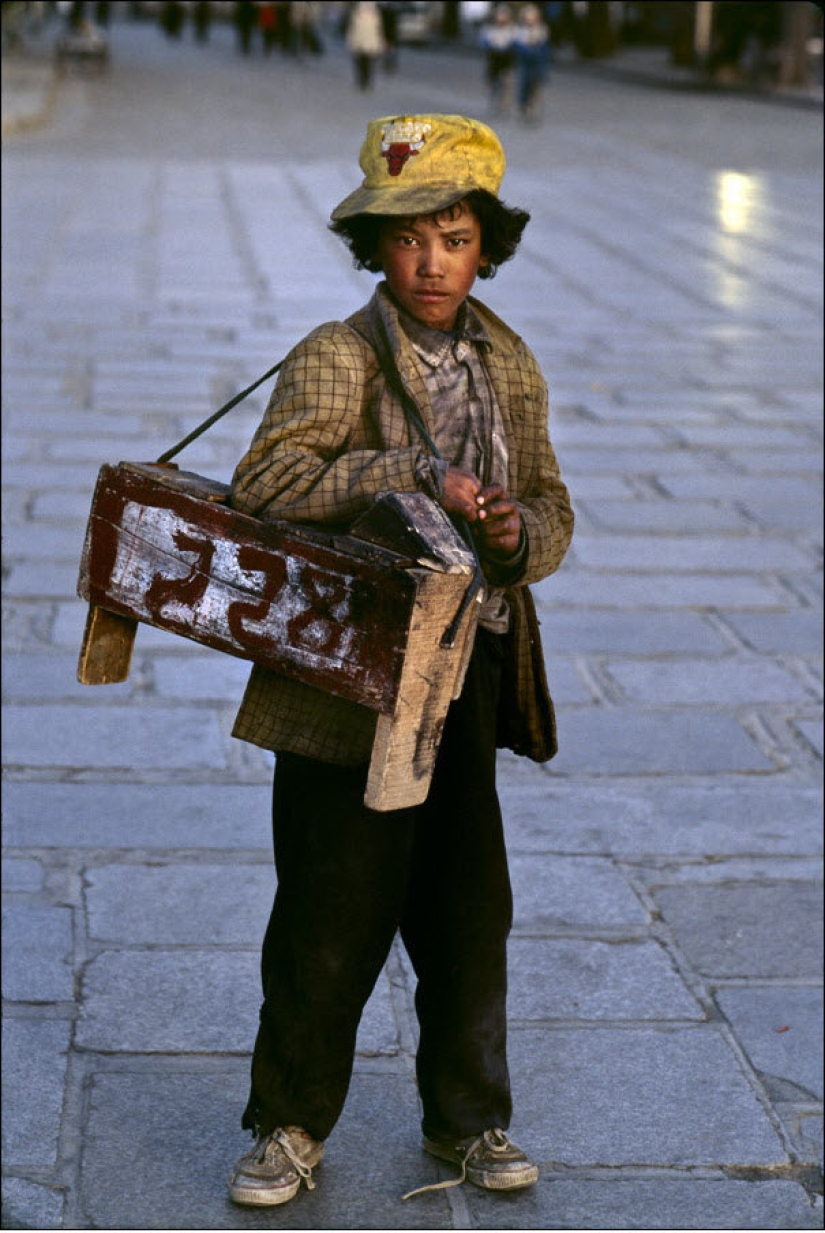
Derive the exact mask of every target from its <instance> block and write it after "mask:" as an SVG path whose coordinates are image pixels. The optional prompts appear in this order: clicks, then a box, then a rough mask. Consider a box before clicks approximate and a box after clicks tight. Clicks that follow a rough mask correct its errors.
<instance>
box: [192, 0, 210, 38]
mask: <svg viewBox="0 0 825 1233" xmlns="http://www.w3.org/2000/svg"><path fill="white" fill-rule="evenodd" d="M192 24H193V26H194V27H195V38H196V39H197V40H198V42H199V43H208V42H209V31H210V28H211V26H212V5H211V4H210V3H209V0H197V3H196V4H194V5H193V6H192Z"/></svg>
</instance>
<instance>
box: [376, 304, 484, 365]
mask: <svg viewBox="0 0 825 1233" xmlns="http://www.w3.org/2000/svg"><path fill="white" fill-rule="evenodd" d="M398 320H399V322H400V324H401V328H402V329H403V331H404V333H405V334H406V335H407V338H408V339H409V340H410V343H411V345H412V347H413V349H414V350H415V352H416V353H417V354H418V355H419V356H420V357H421V359H422V360H423V361H424V363H425V364H428V365H429V366H430V367H431V368H438V367H439V366H440V365H441V364H443V363H444V361H445V360H446V359H448V358H449V356H450V355H451V354H452V355H454V356H455V358H456V359H457V360H461V359H463V358H464V355H465V354H466V348H467V346H468V344H469V343H475V344H476V345H478V346H483V347H490V348H492V345H493V344H492V342H491V341H490V335H489V334H488V333H487V329H486V327H485V326H484V324H483V323H482V321H481V318H480V317H479V315H478V313H477V312H476V311H475V309H474V308H473V306H472V304H470V303H469V301H468V300H465V301H464V303H463V304H462V305H461V307H460V308H459V310H458V316H457V317H456V323H455V329H454V330H434V329H431V328H430V326H428V325H422V324H421V322H420V321H416V319H415V317H412V316H411V315H410V314H409V313H408V312H405V311H404V309H403V308H400V307H399V308H398Z"/></svg>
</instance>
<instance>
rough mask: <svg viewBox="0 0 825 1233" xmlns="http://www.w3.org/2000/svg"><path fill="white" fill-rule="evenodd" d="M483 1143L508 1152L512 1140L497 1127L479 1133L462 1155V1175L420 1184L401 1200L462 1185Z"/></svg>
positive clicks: (496, 1149)
mask: <svg viewBox="0 0 825 1233" xmlns="http://www.w3.org/2000/svg"><path fill="white" fill-rule="evenodd" d="M482 1143H486V1145H487V1147H489V1148H490V1151H492V1152H506V1151H507V1149H508V1148H509V1147H510V1140H509V1139H508V1138H507V1135H506V1134H505V1133H504V1131H503V1130H499V1129H498V1127H495V1128H494V1129H492V1130H485V1131H484V1134H483V1135H479V1136H478V1138H477V1139H473V1141H472V1143H471V1144H470V1145H469V1147H466V1148H464V1149H463V1155H462V1157H461V1176H460V1177H451V1178H449V1179H448V1181H446V1182H433V1183H432V1185H430V1186H419V1187H418V1189H417V1190H410V1191H408V1192H407V1194H402V1196H401V1202H402V1203H403V1202H404V1200H405V1199H412V1198H414V1197H415V1196H416V1195H417V1194H426V1193H427V1191H429V1190H448V1189H449V1188H450V1186H460V1185H462V1183H463V1182H465V1181H466V1180H467V1165H468V1164H469V1163H470V1161H471V1160H472V1158H473V1156H474V1155H475V1154H476V1152H477V1151H478V1149H479V1148H480V1147H481V1145H482Z"/></svg>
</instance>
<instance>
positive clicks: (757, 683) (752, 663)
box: [603, 656, 819, 706]
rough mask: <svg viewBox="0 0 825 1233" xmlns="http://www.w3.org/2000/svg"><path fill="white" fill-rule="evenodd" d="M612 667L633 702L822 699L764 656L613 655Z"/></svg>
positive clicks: (608, 665) (608, 664)
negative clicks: (662, 658) (662, 659)
mask: <svg viewBox="0 0 825 1233" xmlns="http://www.w3.org/2000/svg"><path fill="white" fill-rule="evenodd" d="M603 667H604V669H605V671H606V672H608V673H609V675H610V676H611V678H612V679H613V680H614V681H615V682H616V684H617V685H619V686H620V687H621V689H622V692H623V693H624V695H625V696H626V697H627V698H628V699H629V700H630V701H631V702H647V703H650V704H651V705H654V706H655V705H662V704H664V703H672V704H673V705H675V706H685V705H702V704H704V705H705V706H707V705H712V704H714V703H718V702H719V699H720V698H724V700H725V703H726V705H727V706H744V705H747V704H749V703H762V702H783V703H794V702H801V701H807V702H816V701H818V700H819V699H818V697H817V692H816V691H815V690H814V689H812V688H810V687H809V686H806V685H805V684H804V683H803V682H802V681H800V680H799V679H798V677H796V676H794V675H793V673H791V672H789V671H787V670H786V669H785V668H782V667H781V666H780V665H779V664H772V663H767V664H766V663H765V661H764V659H756V658H752V659H741V658H736V659H731V658H726V659H714V660H701V659H698V658H696V657H694V658H692V659H687V658H682V657H678V656H672V657H671V658H670V659H669V660H668V662H667V663H639V662H638V661H635V662H633V663H628V662H622V661H620V660H616V659H610V658H609V659H607V660H605V662H604V665H603Z"/></svg>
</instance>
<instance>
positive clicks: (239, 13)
mask: <svg viewBox="0 0 825 1233" xmlns="http://www.w3.org/2000/svg"><path fill="white" fill-rule="evenodd" d="M233 17H234V21H235V30H236V33H237V35H238V48H239V49H240V51H241V54H242V55H244V56H248V55H249V53H250V51H251V50H252V32H253V30H254V29H255V27H256V26H257V24H258V6H257V4H255V3H253V0H238V3H236V5H235V12H234V15H233Z"/></svg>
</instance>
